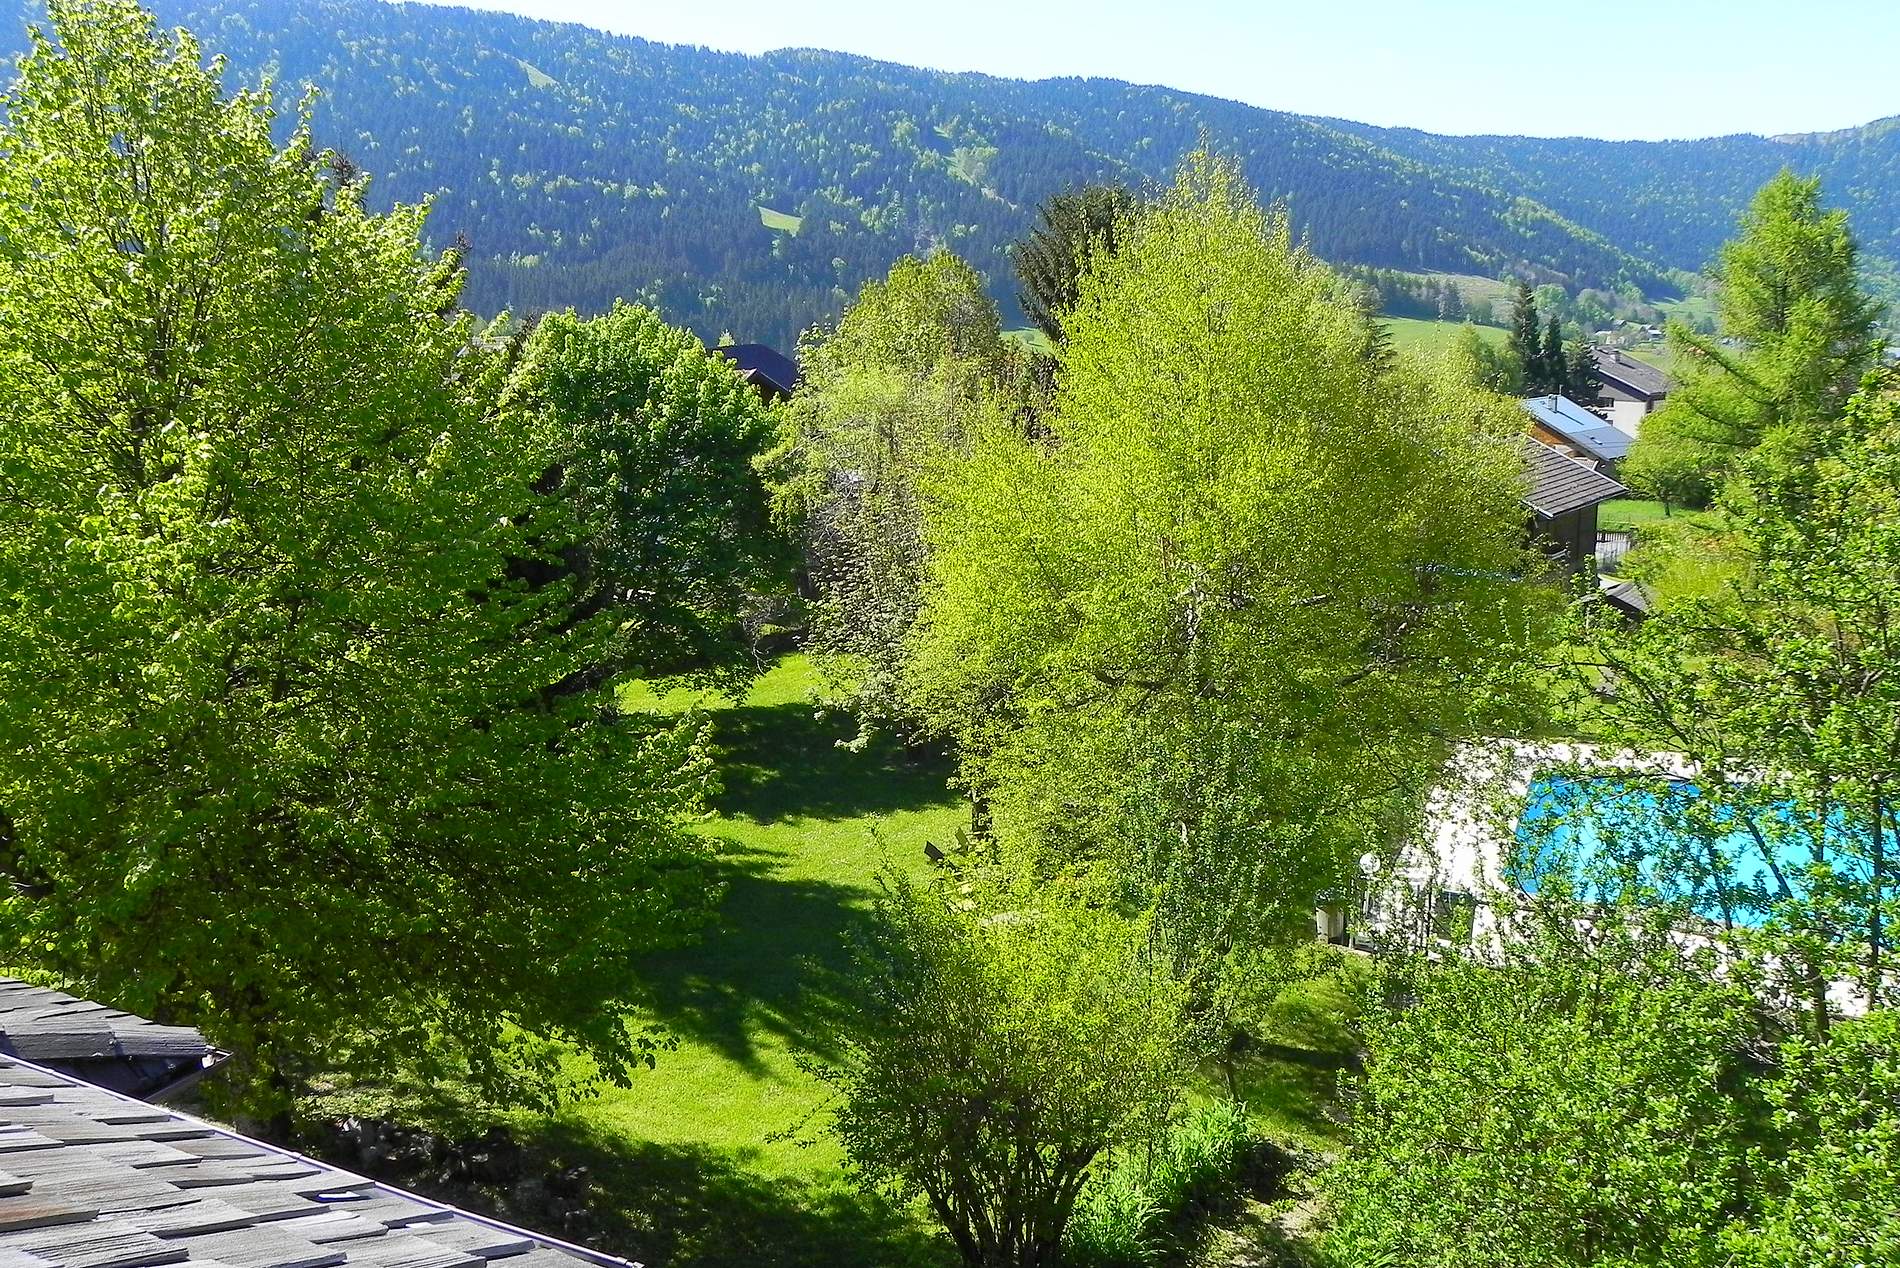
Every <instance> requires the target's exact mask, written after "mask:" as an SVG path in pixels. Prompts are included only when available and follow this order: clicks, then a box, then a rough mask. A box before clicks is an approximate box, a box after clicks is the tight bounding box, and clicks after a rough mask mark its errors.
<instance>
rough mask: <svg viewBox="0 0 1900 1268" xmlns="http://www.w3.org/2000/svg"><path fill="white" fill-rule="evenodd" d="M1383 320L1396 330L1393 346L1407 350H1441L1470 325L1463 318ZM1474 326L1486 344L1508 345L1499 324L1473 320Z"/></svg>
mask: <svg viewBox="0 0 1900 1268" xmlns="http://www.w3.org/2000/svg"><path fill="white" fill-rule="evenodd" d="M1379 320H1380V321H1381V322H1383V323H1385V326H1386V329H1388V330H1390V331H1391V332H1392V346H1393V347H1395V348H1398V349H1399V350H1401V351H1403V352H1437V351H1440V350H1442V349H1444V348H1446V347H1449V346H1450V344H1451V341H1452V340H1453V339H1454V338H1456V337H1457V335H1458V331H1459V330H1460V329H1461V328H1462V327H1463V326H1464V325H1465V324H1466V323H1464V322H1461V321H1425V320H1422V319H1421V318H1417V317H1381V318H1379ZM1472 329H1474V330H1476V331H1477V332H1478V337H1479V338H1480V339H1483V340H1484V341H1485V342H1486V343H1489V344H1495V345H1496V346H1498V347H1503V346H1504V341H1505V334H1504V332H1503V331H1502V330H1499V329H1498V328H1497V327H1496V326H1480V325H1477V324H1475V323H1472Z"/></svg>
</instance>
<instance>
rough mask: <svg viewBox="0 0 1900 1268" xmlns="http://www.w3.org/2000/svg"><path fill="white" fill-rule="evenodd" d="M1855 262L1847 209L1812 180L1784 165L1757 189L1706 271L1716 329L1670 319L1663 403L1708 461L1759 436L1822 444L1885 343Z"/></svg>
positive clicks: (1723, 460)
mask: <svg viewBox="0 0 1900 1268" xmlns="http://www.w3.org/2000/svg"><path fill="white" fill-rule="evenodd" d="M1859 263H1860V257H1859V248H1858V246H1857V244H1856V243H1855V241H1854V237H1853V234H1852V233H1850V232H1849V230H1848V225H1847V215H1846V213H1845V212H1842V211H1828V210H1826V209H1825V208H1823V206H1822V205H1821V183H1820V180H1819V179H1818V178H1816V179H1812V180H1802V179H1800V178H1798V177H1796V176H1794V175H1793V174H1792V173H1789V172H1783V173H1782V174H1781V175H1780V176H1777V177H1776V178H1775V179H1774V180H1772V181H1770V182H1768V184H1766V185H1764V186H1763V187H1762V189H1761V191H1760V192H1759V193H1758V194H1756V196H1755V200H1754V202H1753V203H1752V204H1751V205H1750V207H1749V209H1748V211H1747V212H1746V213H1744V215H1743V216H1742V222H1741V228H1740V232H1739V233H1738V234H1737V236H1736V237H1735V238H1734V239H1733V240H1731V241H1730V242H1729V243H1728V244H1727V245H1726V246H1724V247H1723V248H1722V253H1721V257H1720V259H1719V260H1718V262H1717V264H1716V267H1715V270H1714V281H1715V283H1716V317H1717V323H1718V326H1719V328H1720V330H1721V334H1722V338H1721V339H1719V340H1718V339H1716V338H1713V337H1711V336H1708V335H1701V334H1696V333H1694V332H1693V331H1691V330H1689V329H1688V328H1687V327H1685V326H1683V325H1682V324H1681V323H1679V322H1678V323H1672V324H1671V326H1670V329H1669V342H1670V348H1671V351H1672V354H1673V358H1674V361H1675V365H1676V367H1677V377H1678V378H1679V379H1680V382H1679V383H1678V385H1677V387H1676V389H1675V391H1673V392H1671V393H1670V396H1669V401H1668V404H1667V405H1666V406H1665V407H1664V408H1666V409H1667V410H1669V411H1670V412H1672V413H1674V414H1677V415H1679V416H1680V419H1681V422H1680V426H1679V427H1678V428H1677V429H1676V430H1677V433H1678V434H1680V435H1684V436H1688V437H1691V438H1693V439H1694V440H1695V441H1696V442H1697V443H1698V444H1700V445H1701V446H1703V447H1704V449H1705V451H1706V453H1707V459H1706V465H1707V466H1708V467H1709V469H1710V470H1711V471H1716V470H1719V469H1720V468H1721V467H1723V466H1724V465H1726V464H1727V463H1729V462H1731V461H1732V460H1733V459H1734V457H1735V456H1736V455H1737V454H1739V453H1741V452H1745V451H1747V450H1749V449H1752V448H1754V447H1755V446H1757V445H1760V444H1762V443H1763V442H1764V441H1773V442H1774V446H1775V447H1777V448H1782V447H1785V448H1787V449H1788V450H1789V451H1790V453H1791V455H1792V456H1794V457H1795V458H1796V460H1797V461H1798V460H1799V456H1800V455H1801V454H1803V453H1806V452H1808V451H1809V450H1811V449H1812V447H1813V446H1815V445H1816V444H1825V437H1824V436H1822V435H1820V434H1819V433H1824V432H1825V431H1826V430H1827V429H1828V428H1829V427H1830V426H1831V425H1832V423H1833V421H1834V420H1835V419H1837V418H1838V417H1839V416H1840V413H1841V409H1842V407H1843V406H1844V405H1845V403H1846V401H1847V399H1848V397H1849V396H1851V395H1852V394H1853V393H1854V391H1855V389H1856V387H1857V386H1858V384H1859V381H1860V377H1861V375H1862V374H1863V373H1865V372H1866V371H1867V370H1868V369H1870V368H1872V367H1873V366H1874V365H1875V364H1876V363H1877V361H1878V359H1879V356H1880V351H1881V348H1882V340H1881V337H1880V335H1879V333H1878V322H1879V317H1880V307H1879V305H1878V304H1876V303H1875V302H1874V301H1873V300H1872V299H1871V298H1869V297H1868V296H1867V295H1866V294H1865V293H1864V292H1863V290H1862V289H1861V278H1860V271H1859ZM1638 443H1639V444H1640V443H1641V441H1640V439H1639V441H1638Z"/></svg>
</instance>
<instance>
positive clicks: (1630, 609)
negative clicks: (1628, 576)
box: [1597, 577, 1650, 620]
mask: <svg viewBox="0 0 1900 1268" xmlns="http://www.w3.org/2000/svg"><path fill="white" fill-rule="evenodd" d="M1597 580H1598V584H1599V585H1600V586H1601V587H1602V589H1603V597H1604V599H1605V600H1607V601H1608V602H1609V604H1610V606H1611V607H1613V608H1615V609H1616V610H1617V611H1619V612H1621V613H1623V614H1624V615H1625V616H1632V617H1635V618H1637V619H1638V620H1641V619H1642V618H1643V617H1646V616H1648V615H1649V606H1650V597H1649V591H1647V590H1645V589H1643V587H1642V586H1640V585H1638V584H1637V583H1636V582H1634V581H1620V580H1618V579H1616V578H1615V577H1599V578H1598V579H1597Z"/></svg>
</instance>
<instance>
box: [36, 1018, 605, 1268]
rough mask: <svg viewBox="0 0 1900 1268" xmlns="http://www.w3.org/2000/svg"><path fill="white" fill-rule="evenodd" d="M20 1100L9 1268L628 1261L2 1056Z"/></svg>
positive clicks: (531, 1266) (519, 1266)
mask: <svg viewBox="0 0 1900 1268" xmlns="http://www.w3.org/2000/svg"><path fill="white" fill-rule="evenodd" d="M4 991H5V986H4V983H3V982H0V993H4ZM12 994H14V995H17V994H19V992H17V991H14V992H12ZM21 1091H26V1092H29V1093H32V1095H28V1096H22V1097H19V1098H17V1099H18V1100H20V1101H30V1102H31V1103H25V1104H21V1103H15V1104H6V1103H5V1102H4V1100H0V1160H4V1169H3V1170H0V1268H156V1266H157V1265H164V1264H170V1263H177V1262H180V1261H183V1260H186V1259H187V1258H189V1261H190V1262H191V1264H192V1265H193V1268H339V1266H341V1268H485V1265H486V1264H487V1262H488V1261H489V1260H491V1259H504V1258H505V1261H506V1263H507V1264H508V1265H510V1266H511V1268H581V1266H582V1265H584V1264H588V1263H605V1264H609V1265H624V1263H625V1261H621V1260H614V1259H612V1258H611V1257H607V1256H594V1255H592V1254H591V1253H589V1252H583V1251H579V1250H574V1249H569V1248H557V1247H556V1246H553V1245H551V1244H550V1243H548V1242H547V1241H545V1240H543V1239H540V1238H537V1237H536V1236H535V1235H534V1234H532V1233H527V1232H524V1231H522V1230H519V1229H513V1228H509V1227H508V1226H506V1225H500V1224H496V1223H494V1222H490V1221H483V1220H477V1219H474V1218H471V1217H469V1216H466V1215H463V1214H462V1213H460V1212H457V1211H455V1210H453V1209H450V1208H442V1207H438V1206H436V1205H434V1204H431V1203H428V1202H425V1201H422V1200H419V1199H417V1198H415V1197H413V1196H412V1195H409V1194H405V1193H402V1192H400V1191H398V1190H393V1189H388V1188H385V1187H383V1186H380V1185H377V1184H376V1183H375V1182H373V1181H371V1180H369V1179H368V1178H366V1177H364V1176H360V1175H356V1174H354V1173H352V1172H348V1171H343V1170H340V1169H338V1168H335V1167H331V1166H327V1165H325V1164H323V1163H320V1162H314V1161H312V1160H310V1159H307V1158H302V1157H298V1156H296V1155H293V1154H286V1153H284V1152H282V1151H280V1150H274V1149H271V1148H268V1147H266V1146H264V1145H262V1144H261V1143H259V1142H257V1141H253V1140H249V1139H247V1138H244V1137H241V1136H236V1135H234V1134H232V1133H230V1132H228V1131H225V1130H223V1129H221V1128H218V1127H215V1126H213V1125H212V1124H209V1123H204V1122H199V1121H197V1120H194V1119H190V1118H186V1117H185V1116H183V1115H180V1114H174V1113H172V1112H170V1111H167V1110H163V1109H159V1108H155V1107H152V1106H148V1105H145V1104H143V1103H141V1102H138V1101H136V1100H134V1099H132V1098H131V1097H128V1096H126V1095H123V1094H121V1093H117V1092H113V1091H108V1090H104V1089H100V1088H92V1087H87V1086H85V1085H83V1084H80V1083H78V1082H76V1081H74V1080H73V1079H70V1078H66V1077H62V1076H60V1075H57V1074H49V1073H48V1072H46V1071H43V1070H40V1069H38V1068H36V1067H34V1066H32V1065H29V1064H26V1063H25V1062H23V1061H20V1060H17V1059H12V1060H9V1059H6V1058H0V1097H4V1096H5V1094H6V1093H9V1092H21ZM55 1221H63V1222H55ZM26 1225H34V1226H33V1227H25V1226H26ZM8 1230H10V1231H8Z"/></svg>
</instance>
